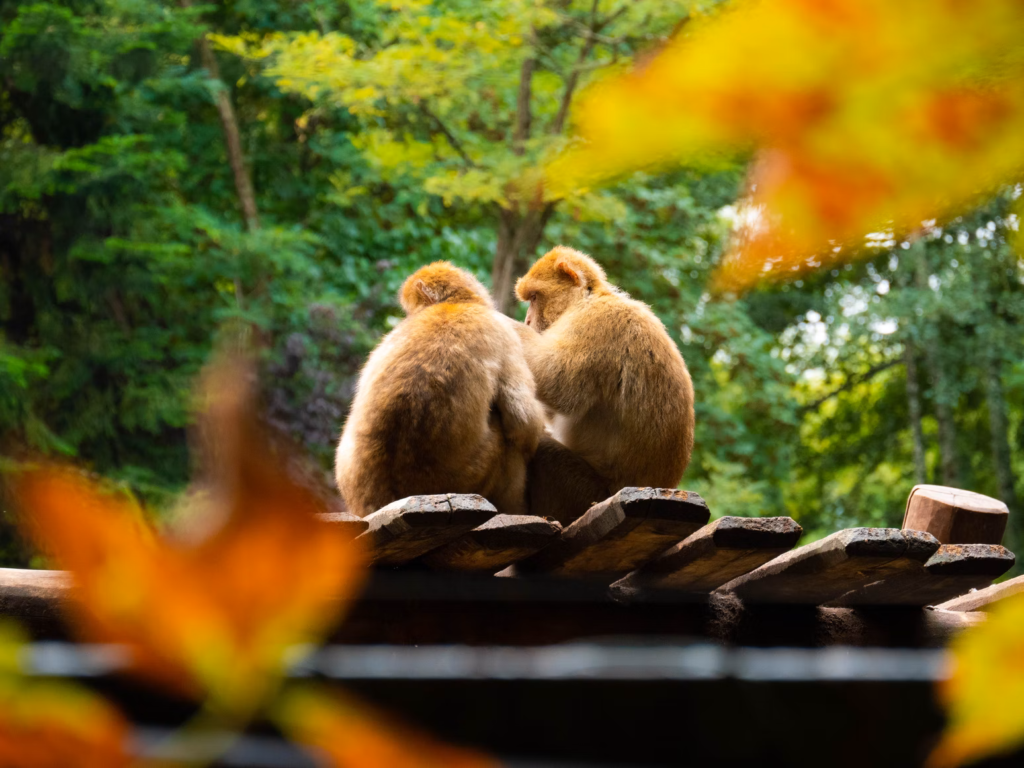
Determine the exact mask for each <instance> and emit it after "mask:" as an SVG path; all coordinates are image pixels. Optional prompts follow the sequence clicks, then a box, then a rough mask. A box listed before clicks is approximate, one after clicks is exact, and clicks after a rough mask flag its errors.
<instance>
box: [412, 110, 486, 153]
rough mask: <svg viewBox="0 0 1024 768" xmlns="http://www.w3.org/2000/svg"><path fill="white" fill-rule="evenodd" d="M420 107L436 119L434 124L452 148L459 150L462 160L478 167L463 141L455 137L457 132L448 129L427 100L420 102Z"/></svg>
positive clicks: (429, 116)
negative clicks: (468, 153) (463, 146)
mask: <svg viewBox="0 0 1024 768" xmlns="http://www.w3.org/2000/svg"><path fill="white" fill-rule="evenodd" d="M419 107H420V111H421V112H423V114H424V115H426V116H427V117H428V118H430V119H431V120H433V121H434V125H436V126H437V129H438V130H439V131H441V133H442V134H444V137H445V139H447V140H448V143H449V144H450V145H451V147H452V149H454V150H455V151H456V152H458V154H459V157H461V158H462V162H464V163H465V164H466V165H468V166H469V167H470V168H476V163H474V162H473V160H472V159H471V158H470V156H469V155H467V154H466V150H465V149H463V148H462V142H460V141H459V140H458V139H457V138H455V134H453V133H452V132H451V131H449V130H448V126H447V125H445V124H444V123H443V122H442V121H441V118H440V117H438V116H437V115H435V114H434V113H433V112H432V111H431V109H430V107H428V106H427V105H426V103H425V102H422V101H421V102H420V103H419Z"/></svg>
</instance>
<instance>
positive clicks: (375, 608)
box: [0, 568, 985, 647]
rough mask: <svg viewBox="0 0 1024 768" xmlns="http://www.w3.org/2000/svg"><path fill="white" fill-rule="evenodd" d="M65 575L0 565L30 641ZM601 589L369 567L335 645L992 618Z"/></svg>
mask: <svg viewBox="0 0 1024 768" xmlns="http://www.w3.org/2000/svg"><path fill="white" fill-rule="evenodd" d="M69 588H70V583H69V579H68V578H67V577H66V576H64V575H63V574H60V573H55V572H52V571H50V572H46V571H32V570H21V569H4V570H0V613H2V614H3V615H4V616H8V617H11V618H14V619H16V620H17V621H18V622H19V624H20V625H21V626H23V627H24V628H25V630H26V631H27V632H29V633H30V634H31V635H32V637H35V638H39V639H42V638H46V639H67V638H68V637H69V636H70V632H69V629H68V626H67V624H66V623H65V622H64V620H63V616H62V611H61V606H62V603H63V600H64V598H65V596H66V595H67V592H68V589H69ZM607 591H608V590H607V587H605V586H604V585H602V584H601V583H600V582H594V581H587V580H583V579H565V578H545V577H543V576H538V577H535V578H530V579H495V578H493V577H491V576H486V575H479V574H474V573H445V572H438V571H430V570H403V569H381V568H378V569H373V570H372V571H371V573H370V578H369V581H368V583H367V585H366V588H365V589H364V590H363V592H362V594H361V595H360V596H359V598H358V600H357V601H356V602H355V604H354V605H352V606H351V607H350V609H349V610H348V612H347V614H346V618H345V620H344V621H343V622H342V623H341V624H340V625H339V626H338V627H337V628H336V629H335V631H334V633H333V635H332V638H333V640H334V641H335V642H341V643H357V644H378V643H398V644H409V645H416V644H419V645H423V644H426V643H438V644H445V645H451V644H463V645H465V644H468V645H477V644H488V643H490V644H497V645H543V644H552V643H564V642H568V641H574V640H583V639H587V638H607V637H612V636H616V635H618V636H631V637H638V636H644V637H648V638H651V639H660V640H663V641H667V642H675V641H676V639H677V638H679V637H684V636H689V637H704V638H707V639H709V640H712V641H714V642H716V643H723V644H729V645H758V646H785V647H796V646H828V645H858V646H868V647H883V646H898V647H920V646H928V647H943V646H945V645H946V644H947V643H948V642H949V640H950V639H951V638H952V637H953V636H954V635H955V634H956V633H957V632H959V631H960V630H961V629H963V628H964V627H968V626H973V625H975V624H977V623H979V622H981V621H984V619H985V613H984V612H962V611H941V610H931V611H928V610H921V609H919V608H906V607H900V606H895V607H892V608H886V609H883V610H880V611H868V610H862V609H852V608H820V607H818V608H815V607H806V606H800V605H744V604H743V603H741V602H740V601H739V600H738V599H736V597H735V596H733V595H731V594H729V593H720V592H715V593H713V594H712V595H711V596H710V597H709V598H708V599H707V600H706V601H702V602H696V603H695V602H689V601H687V598H686V597H685V596H683V597H680V598H679V600H678V601H677V602H675V603H671V602H664V603H662V602H657V603H636V604H632V605H622V604H620V603H615V602H612V601H611V600H609V599H608V596H607Z"/></svg>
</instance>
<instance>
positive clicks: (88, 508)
mask: <svg viewBox="0 0 1024 768" xmlns="http://www.w3.org/2000/svg"><path fill="white" fill-rule="evenodd" d="M249 373H250V372H249V370H248V368H247V366H245V365H244V364H243V363H241V362H239V361H231V360H227V361H221V362H220V363H219V364H216V365H214V366H213V367H212V369H211V372H210V373H209V374H208V376H207V379H206V385H205V388H204V392H205V394H206V397H207V398H208V400H209V403H208V410H207V414H206V417H205V420H204V421H205V426H206V430H205V432H206V433H207V435H208V436H209V437H210V438H211V441H212V442H213V444H214V448H215V450H213V451H212V452H211V455H210V456H209V457H208V459H209V460H208V462H207V468H206V469H207V471H206V475H207V477H206V478H205V479H206V482H205V484H204V492H203V493H202V494H200V495H199V496H198V497H196V498H194V499H193V503H194V504H198V505H200V508H201V511H202V513H203V515H202V517H203V520H201V521H200V522H203V523H207V524H210V523H212V524H213V525H214V527H213V530H212V531H209V532H207V533H206V534H205V535H203V536H202V537H200V538H199V539H198V540H196V541H190V540H175V539H167V538H160V537H158V536H156V535H155V534H154V533H153V532H152V531H151V530H150V529H149V528H148V527H147V526H146V525H145V523H144V522H143V519H142V515H141V512H140V510H139V509H138V507H137V506H136V505H135V504H134V503H133V502H132V501H131V500H130V499H128V498H126V497H123V496H115V495H113V494H111V493H108V492H105V491H104V490H103V489H101V488H100V487H99V486H97V485H96V484H94V483H92V482H90V481H89V480H87V479H86V478H85V477H84V476H83V475H81V474H80V473H76V472H74V471H72V470H68V469H60V468H53V467H50V468H45V469H41V470H35V471H31V472H28V473H26V474H25V475H24V476H23V477H22V478H20V480H19V481H18V483H17V496H18V499H19V502H20V504H19V506H20V507H21V519H22V521H23V524H24V526H25V528H26V529H27V530H28V531H29V533H30V534H31V536H32V538H33V539H34V540H35V541H36V542H37V543H38V545H39V546H40V548H41V549H43V550H44V551H45V552H47V553H49V554H51V555H52V557H53V558H54V560H55V561H56V563H57V564H58V565H59V566H60V567H62V568H65V569H67V570H68V571H70V572H71V575H72V578H73V582H74V587H75V590H74V598H73V600H72V601H71V608H72V610H73V612H74V616H75V617H76V618H77V626H78V629H79V630H80V631H81V634H82V635H83V637H85V638H87V639H89V640H92V641H97V642H108V643H121V644H124V645H126V646H128V647H129V648H130V649H131V651H132V654H133V659H134V666H135V667H136V668H138V669H139V670H140V671H142V672H144V673H147V674H148V675H150V676H151V677H154V678H156V679H158V680H160V681H162V682H164V683H166V684H169V685H171V686H174V687H176V688H178V689H179V690H183V691H186V692H189V693H192V694H194V695H208V696H209V697H210V702H211V703H213V704H214V705H219V706H220V707H222V708H224V709H228V710H233V711H242V712H248V711H252V710H254V709H255V708H257V707H258V706H259V705H260V704H261V703H262V702H263V701H264V700H265V699H266V697H267V696H268V695H269V694H270V693H271V692H272V690H273V688H274V686H275V684H276V682H277V681H278V680H279V677H280V675H281V674H282V673H283V671H284V668H285V665H286V662H287V658H286V657H287V652H288V649H289V648H292V647H293V646H296V645H298V644H305V643H312V642H315V641H318V640H319V639H320V638H321V637H322V635H323V634H324V633H325V632H326V631H327V629H328V628H329V627H330V625H331V624H332V623H333V622H334V621H335V620H336V619H337V617H338V615H339V613H340V612H341V609H342V608H343V607H344V605H345V603H346V602H347V601H348V600H350V599H351V598H352V597H353V596H354V594H355V592H356V590H357V588H358V586H359V585H360V583H361V580H362V576H363V573H364V571H365V569H364V567H363V566H364V556H363V552H362V548H361V547H360V546H359V545H358V544H357V542H355V541H353V540H352V538H351V537H350V536H349V535H347V534H345V533H343V532H341V531H340V530H339V529H338V528H337V527H336V526H335V525H332V524H331V523H329V522H325V521H323V520H321V519H319V518H318V517H317V512H318V511H321V509H322V505H321V501H320V499H319V498H318V497H317V496H316V494H314V493H313V492H312V491H311V490H309V489H308V488H306V487H304V486H302V485H299V484H297V483H296V482H295V481H294V480H293V479H292V477H291V476H290V475H289V473H288V471H287V469H286V457H284V456H281V455H275V454H273V453H272V452H271V451H270V449H269V447H268V445H269V444H268V440H267V438H266V436H265V435H264V434H263V433H262V432H261V430H260V428H259V427H258V425H257V422H256V419H255V417H254V415H253V407H252V403H251V393H250V392H249V388H248V387H247V385H246V382H247V381H248V380H249V378H250V377H249ZM193 516H195V515H193Z"/></svg>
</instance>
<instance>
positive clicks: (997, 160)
mask: <svg viewBox="0 0 1024 768" xmlns="http://www.w3.org/2000/svg"><path fill="white" fill-rule="evenodd" d="M684 29H685V34H681V35H679V36H678V37H677V38H676V39H674V40H672V41H671V42H670V43H669V44H668V45H667V46H666V47H665V48H664V50H662V51H661V52H659V53H657V54H656V55H654V56H653V57H650V58H649V60H647V61H646V62H644V63H642V64H641V65H639V66H637V67H636V68H635V69H634V70H633V71H631V72H628V73H625V74H621V75H618V76H615V77H612V78H610V79H607V80H605V81H602V82H599V83H597V84H596V85H595V86H594V87H592V88H591V89H590V90H589V91H588V92H587V93H585V94H583V95H582V96H581V98H580V100H579V102H578V104H577V106H576V108H575V109H574V121H575V123H576V125H577V128H578V132H579V135H580V138H581V139H582V141H581V142H580V143H578V144H577V145H576V146H575V147H574V148H571V149H570V150H569V151H568V152H567V153H565V154H563V155H561V156H559V157H556V158H555V159H553V161H552V162H551V163H550V164H549V165H548V166H547V169H546V178H547V184H546V194H547V195H548V196H556V197H557V196H561V195H564V194H566V193H567V192H569V191H571V190H573V189H577V188H579V187H581V186H583V187H585V186H589V185H592V184H595V183H600V182H603V181H607V180H609V179H611V178H614V177H616V176H619V175H622V174H624V173H627V172H629V171H633V170H637V169H642V168H652V167H659V166H665V165H666V164H669V163H675V162H687V161H699V160H701V159H704V160H706V159H707V158H708V157H709V156H714V155H716V154H721V153H725V152H732V151H735V150H737V149H742V148H748V147H758V148H759V152H758V154H757V156H756V157H755V161H754V163H753V166H752V170H751V172H750V176H749V178H748V185H747V186H748V190H749V200H748V201H747V202H746V206H745V207H746V211H745V215H744V216H743V221H744V222H745V226H743V228H742V230H741V232H740V233H739V236H738V237H737V238H736V239H735V241H734V243H733V244H732V247H731V249H730V252H729V253H728V254H727V255H726V257H725V258H724V260H723V263H722V265H721V266H720V269H719V271H718V273H717V276H716V281H715V284H714V287H715V288H716V289H718V290H728V291H739V290H744V289H747V288H750V287H752V286H753V285H755V284H756V283H758V282H759V281H761V280H764V279H778V278H785V277H788V276H791V275H795V274H798V273H799V272H800V271H801V270H803V269H806V268H813V267H817V266H820V265H822V264H823V263H828V262H830V261H835V260H837V259H840V258H841V259H846V258H849V257H850V256H851V255H852V254H853V253H855V252H856V251H858V250H860V249H861V246H862V245H863V237H864V236H865V235H866V234H868V233H871V232H874V231H879V230H887V229H894V230H895V231H897V232H904V231H907V230H912V229H915V228H917V227H919V226H920V224H921V222H922V221H923V220H926V219H932V218H942V217H945V216H949V215H952V214H955V212H956V211H957V210H959V209H961V208H963V207H964V206H967V205H969V204H970V203H972V202H974V201H976V200H977V199H978V197H979V195H981V194H983V193H985V192H987V191H991V190H993V188H994V187H995V186H996V185H998V184H1002V183H1007V182H1010V181H1013V180H1016V179H1018V178H1019V177H1020V174H1021V171H1022V169H1024V45H1022V44H1021V40H1022V39H1024V5H1022V4H1021V3H1020V2H1018V0H974V2H969V3H968V2H962V1H961V0H902V1H901V2H891V1H890V0H746V1H740V2H736V3H733V4H732V5H731V6H729V7H728V9H727V10H726V11H724V12H722V13H721V14H719V15H718V16H716V17H714V18H712V19H710V20H706V21H698V22H695V23H693V24H691V25H689V26H688V27H686V28H684ZM840 248H842V249H843V250H842V253H841V255H840V254H839V251H840Z"/></svg>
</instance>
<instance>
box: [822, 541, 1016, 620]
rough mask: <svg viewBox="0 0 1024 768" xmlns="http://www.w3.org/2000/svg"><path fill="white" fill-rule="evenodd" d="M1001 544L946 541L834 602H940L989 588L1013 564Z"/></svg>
mask: <svg viewBox="0 0 1024 768" xmlns="http://www.w3.org/2000/svg"><path fill="white" fill-rule="evenodd" d="M1014 560H1015V558H1014V556H1013V553H1012V552H1011V551H1010V550H1008V549H1007V548H1006V547H1001V546H999V545H998V544H943V545H942V546H941V547H939V549H938V551H937V552H936V553H935V554H934V555H932V556H931V558H929V559H928V561H927V562H925V563H917V562H915V563H913V564H911V565H909V566H908V567H907V568H906V569H905V570H903V571H900V572H899V573H895V574H893V575H891V576H889V577H887V578H885V579H883V580H881V581H877V582H875V583H873V584H868V585H867V586H865V587H861V588H860V589H857V590H854V591H852V592H849V593H847V594H845V595H843V596H842V597H840V598H839V599H838V600H836V601H835V602H834V603H831V605H835V606H847V607H858V606H867V605H909V606H923V605H937V604H939V603H942V602H943V601H945V600H949V599H950V598H952V597H956V596H957V595H962V594H964V593H965V592H968V591H969V590H971V589H977V588H979V587H987V586H988V585H989V584H991V583H992V579H995V578H997V577H999V576H1002V575H1003V574H1004V573H1006V572H1007V571H1008V570H1010V568H1011V567H1012V566H1013V562H1014Z"/></svg>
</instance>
